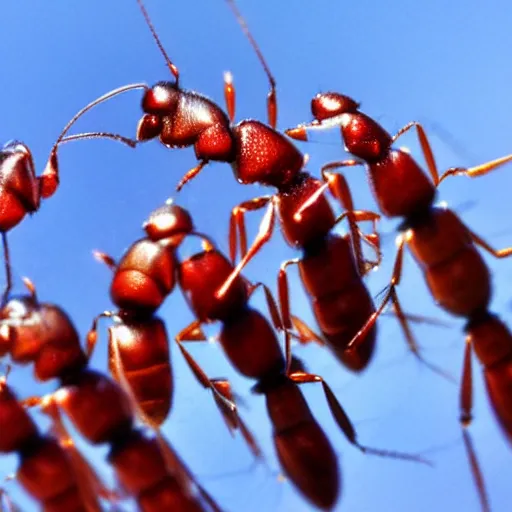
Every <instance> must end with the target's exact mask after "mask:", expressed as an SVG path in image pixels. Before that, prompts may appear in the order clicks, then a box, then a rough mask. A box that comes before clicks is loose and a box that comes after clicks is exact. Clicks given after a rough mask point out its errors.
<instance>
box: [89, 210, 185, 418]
mask: <svg viewBox="0 0 512 512" xmlns="http://www.w3.org/2000/svg"><path fill="white" fill-rule="evenodd" d="M157 214H158V213H157V212H155V215H157ZM166 214H167V216H166V222H167V225H166V227H165V228H162V229H166V230H167V231H166V232H165V233H164V234H168V236H165V240H164V241H163V242H162V241H160V240H153V239H152V238H151V236H150V235H151V227H150V228H149V232H148V236H147V237H145V238H142V239H140V240H137V241H136V242H135V243H133V244H132V245H131V246H130V247H129V248H128V250H127V251H126V253H125V254H124V255H123V257H122V258H121V260H120V261H119V263H118V264H116V263H115V262H114V260H113V259H112V258H111V257H110V256H107V255H106V254H104V253H99V252H97V253H96V256H97V257H98V258H99V259H101V260H102V261H104V262H105V263H106V264H107V265H108V266H109V267H110V268H111V269H112V270H113V272H114V276H113V278H112V283H111V285H110V297H111V299H112V302H113V303H114V304H115V305H116V306H117V307H118V308H119V310H118V311H117V312H116V313H103V314H102V315H100V317H101V316H113V317H114V319H115V325H114V326H112V327H110V328H109V366H110V371H111V372H112V374H113V375H114V376H115V377H116V379H117V380H119V379H120V378H121V376H122V377H123V378H124V379H125V380H126V381H127V383H128V384H129V385H130V387H131V389H132V391H133V394H134V396H135V398H136V400H137V402H138V404H139V406H140V407H141V408H142V410H143V411H144V413H145V417H146V418H148V419H149V420H150V421H151V423H152V424H154V425H160V424H161V423H162V422H163V421H164V420H165V418H166V417H167V415H168V413H169V410H170V408H171V403H172V395H173V389H174V386H173V380H172V368H171V364H170V357H169V341H168V337H167V332H166V329H165V325H164V324H163V322H162V321H161V320H160V319H158V318H156V317H155V316H154V313H155V312H156V310H157V309H158V308H159V307H160V306H161V304H162V303H163V302H164V300H165V298H166V297H167V296H168V295H169V294H170V293H171V292H172V290H173V289H174V287H175V283H176V270H177V264H176V259H175V255H174V248H175V247H176V246H177V245H179V243H180V242H181V239H182V238H183V236H185V235H187V234H190V233H191V232H192V230H193V226H192V220H191V218H190V216H189V215H188V213H187V212H185V211H184V210H183V209H181V208H179V207H178V206H175V205H169V207H168V208H167V210H166ZM150 226H151V223H150ZM100 317H98V318H100ZM98 318H96V319H95V321H94V325H93V328H92V329H91V331H90V333H89V336H88V353H89V355H91V353H92V351H93V349H94V346H95V344H96V340H97V320H98ZM121 374H122V375H121Z"/></svg>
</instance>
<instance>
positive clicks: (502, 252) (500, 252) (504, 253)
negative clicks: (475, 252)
mask: <svg viewBox="0 0 512 512" xmlns="http://www.w3.org/2000/svg"><path fill="white" fill-rule="evenodd" d="M466 229H467V228H466ZM468 231H469V235H470V236H471V239H472V240H473V242H475V244H477V245H479V246H480V247H481V248H482V249H485V250H486V251H487V252H488V253H490V254H492V255H493V256H494V257H495V258H508V257H509V256H511V255H512V247H505V248H504V249H494V247H491V246H490V245H489V244H488V243H487V242H486V241H485V240H484V239H483V238H481V237H480V236H478V235H477V234H476V233H474V232H473V231H471V230H469V229H468Z"/></svg>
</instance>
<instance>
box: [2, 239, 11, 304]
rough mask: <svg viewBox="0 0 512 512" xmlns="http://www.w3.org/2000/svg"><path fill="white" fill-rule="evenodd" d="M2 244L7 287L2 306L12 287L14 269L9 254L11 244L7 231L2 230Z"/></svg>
mask: <svg viewBox="0 0 512 512" xmlns="http://www.w3.org/2000/svg"><path fill="white" fill-rule="evenodd" d="M2 245H3V246H4V266H5V281H6V283H5V288H4V291H3V294H2V306H4V305H5V304H6V303H7V299H8V298H9V293H10V292H11V289H12V270H11V258H10V256H9V244H8V243H7V233H6V232H5V231H2Z"/></svg>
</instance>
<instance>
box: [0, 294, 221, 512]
mask: <svg viewBox="0 0 512 512" xmlns="http://www.w3.org/2000/svg"><path fill="white" fill-rule="evenodd" d="M30 289H31V292H32V293H31V294H30V295H27V296H23V297H20V298H13V299H11V300H9V302H8V303H7V304H6V305H5V306H4V307H3V308H2V310H1V311H0V347H1V353H7V352H9V353H10V354H11V357H12V359H13V360H14V361H16V362H20V363H29V362H31V363H34V365H35V374H36V377H37V378H38V379H40V380H48V379H53V378H57V379H59V380H60V388H59V390H58V391H56V392H55V393H54V394H52V395H50V396H49V397H44V398H39V397H34V398H32V399H28V400H27V401H26V403H27V404H29V405H36V404H42V405H43V406H44V407H48V403H51V404H56V405H57V406H58V407H59V409H61V410H63V411H64V412H65V413H66V414H67V416H68V417H69V418H70V420H71V421H72V423H73V424H74V426H75V428H76V429H77V430H78V431H79V432H80V433H81V434H82V435H83V436H84V437H85V438H86V439H87V440H88V441H89V442H91V443H93V444H100V443H108V444H109V445H110V452H109V455H108V460H109V462H110V464H112V466H113V467H114V469H115V471H116V475H117V478H118V479H119V481H120V483H121V484H122V486H123V488H124V489H126V491H127V492H128V493H129V494H130V495H132V496H134V497H135V499H136V501H137V503H138V505H139V506H140V508H141V510H144V511H161V510H180V511H194V512H195V511H199V510H206V508H205V506H204V505H203V504H202V501H201V500H200V499H199V498H198V497H197V496H195V495H194V494H193V493H192V492H191V491H192V489H191V484H193V480H191V476H190V475H189V474H188V471H187V470H186V468H185V467H184V466H183V465H182V463H181V461H179V460H178V459H177V457H176V455H175V454H174V452H173V451H172V449H171V448H170V446H169V445H168V444H167V443H166V442H165V440H164V439H163V438H162V437H161V435H160V434H157V436H148V435H147V434H145V433H144V432H143V431H141V430H138V429H135V427H134V414H133V410H132V401H131V398H130V397H129V395H127V394H126V393H125V391H124V390H123V389H122V388H121V387H120V386H119V385H118V384H116V383H115V382H114V381H113V380H111V379H110V378H108V377H107V376H105V375H102V374H101V373H98V372H96V371H94V370H91V369H89V368H88V367H87V363H88V358H87V356H86V354H85V353H84V352H83V350H82V348H81V346H80V339H79V336H78V333H77V331H76V329H75V327H74V325H73V323H72V322H71V320H70V319H69V317H68V316H67V314H66V313H65V312H64V311H63V310H62V309H61V308H60V307H58V306H56V305H53V304H46V303H40V302H38V300H37V298H36V296H35V290H34V288H33V287H32V286H31V285H30ZM204 495H205V496H207V495H206V494H204ZM212 503H213V502H212Z"/></svg>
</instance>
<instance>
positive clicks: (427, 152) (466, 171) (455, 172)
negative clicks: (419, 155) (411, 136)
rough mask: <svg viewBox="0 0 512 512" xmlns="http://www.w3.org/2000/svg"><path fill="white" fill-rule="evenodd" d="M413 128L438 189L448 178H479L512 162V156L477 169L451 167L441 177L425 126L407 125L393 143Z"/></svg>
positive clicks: (418, 124)
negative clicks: (461, 176)
mask: <svg viewBox="0 0 512 512" xmlns="http://www.w3.org/2000/svg"><path fill="white" fill-rule="evenodd" d="M412 127H416V130H417V132H418V140H419V141H420V145H421V149H422V151H423V155H424V156H425V160H426V162H427V167H428V169H429V171H430V175H431V176H432V179H433V181H434V185H435V186H436V187H438V186H439V185H440V183H441V182H442V181H443V180H445V179H446V178H448V176H459V175H464V176H469V177H470V178H477V177H479V176H483V175H484V174H488V173H490V172H492V171H494V170H495V169H498V168H499V167H501V166H502V165H505V164H506V163H508V162H512V155H506V156H503V157H501V158H496V159H495V160H491V161H490V162H486V163H484V164H481V165H477V166H475V167H469V168H465V167H451V168H450V169H448V170H447V171H445V172H444V173H443V174H442V175H441V177H439V172H438V170H437V165H436V162H435V158H434V154H433V152H432V147H431V146H430V143H429V141H428V137H427V134H426V133H425V129H424V128H423V126H422V125H421V124H420V123H418V122H417V121H412V122H410V123H408V124H407V125H405V126H404V127H403V128H402V129H401V130H399V131H398V133H397V134H396V135H395V136H394V137H393V142H395V141H396V139H398V137H400V136H401V135H403V134H404V133H405V132H407V131H408V130H410V129H411V128H412Z"/></svg>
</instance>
